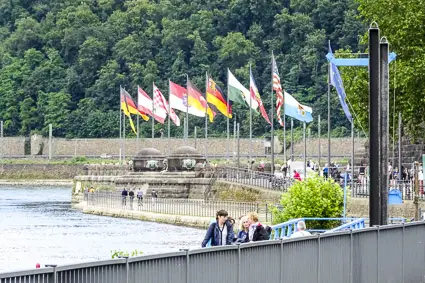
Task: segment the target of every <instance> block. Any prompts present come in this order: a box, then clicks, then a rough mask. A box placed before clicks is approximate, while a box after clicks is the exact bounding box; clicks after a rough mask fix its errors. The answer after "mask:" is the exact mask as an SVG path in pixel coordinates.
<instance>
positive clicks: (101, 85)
mask: <svg viewBox="0 0 425 283" xmlns="http://www.w3.org/2000/svg"><path fill="white" fill-rule="evenodd" d="M363 2H367V1H363ZM378 2H385V1H383V0H382V1H378ZM400 2H401V0H400ZM413 2H415V1H413ZM363 10H364V9H363ZM366 16H368V15H366ZM384 26H385V25H384ZM365 30H366V29H365V26H364V25H363V24H362V23H361V21H360V19H359V17H358V12H357V5H356V4H355V2H354V0H336V1H335V0H317V1H305V0H292V1H290V0H284V1H276V0H271V1H256V0H226V1H223V0H211V1H200V0H192V1H187V0H162V1H153V0H151V1H149V0H133V1H124V0H97V1H92V0H78V1H77V0H54V1H50V0H49V1H48V0H33V1H24V0H8V1H0V117H1V119H2V120H4V122H5V124H4V125H5V134H7V135H28V134H30V133H31V132H34V131H39V132H42V133H46V130H47V126H48V124H49V123H52V124H53V127H54V135H56V136H66V137H116V136H117V135H118V131H119V130H118V128H119V118H118V117H119V87H120V85H121V86H123V87H125V88H126V89H127V90H128V91H129V92H130V93H131V94H132V95H133V97H134V98H136V88H137V85H140V86H141V87H142V88H144V89H145V90H146V91H147V92H148V93H151V92H152V82H155V84H156V85H157V86H158V87H159V88H160V89H161V90H162V91H163V93H164V94H165V96H166V97H167V96H168V79H171V80H173V81H175V82H176V83H179V84H182V85H184V84H185V78H186V74H188V75H189V76H190V77H191V79H192V81H193V82H194V83H195V84H196V85H197V86H198V87H199V88H200V89H201V90H204V84H205V72H206V71H208V72H209V73H210V74H211V75H212V76H213V78H214V79H215V80H216V81H218V82H219V84H220V85H221V86H222V88H223V89H226V88H225V83H226V81H227V78H226V76H227V68H230V69H231V70H232V72H233V73H234V74H235V75H236V76H237V77H238V78H239V79H240V80H241V82H242V83H244V84H245V85H246V86H247V85H248V83H249V65H250V64H251V65H252V68H253V73H254V76H255V78H256V81H257V84H258V87H259V89H260V92H261V94H262V98H263V101H264V104H265V106H266V109H268V110H270V95H271V91H270V89H271V82H270V78H271V71H270V55H271V51H272V50H273V51H274V54H275V55H276V59H277V63H278V66H279V71H280V73H281V79H282V81H283V84H284V88H285V89H286V90H287V91H288V92H290V93H293V94H294V96H295V97H296V98H297V99H298V100H299V101H300V102H301V103H304V104H307V105H311V106H312V107H313V110H314V116H315V117H317V115H318V114H321V116H322V121H324V122H323V126H322V129H323V130H322V132H325V131H326V122H325V119H326V113H327V100H326V97H327V96H326V91H327V62H326V58H325V55H326V53H327V46H328V44H327V42H328V40H330V41H331V43H332V46H333V47H334V49H339V48H344V49H350V50H352V51H354V52H356V51H358V47H359V46H358V45H359V40H358V35H359V34H360V35H361V34H364V32H365ZM400 42H401V41H400ZM394 43H395V42H394ZM412 56H414V55H412ZM416 56H419V55H416ZM412 68H413V67H412ZM406 93H407V90H406ZM332 100H333V101H332V105H333V109H332V113H333V114H332V124H333V127H334V128H335V129H339V130H338V131H340V129H341V127H343V128H344V127H349V125H348V121H347V120H346V119H345V118H344V115H343V113H342V111H341V110H340V107H339V106H338V99H337V96H336V94H335V93H333V95H332ZM234 109H235V112H236V115H237V119H238V121H240V122H241V123H242V127H241V129H242V135H246V134H247V133H248V117H249V112H248V108H247V107H246V106H243V105H235V107H234ZM422 111H423V110H422ZM180 115H181V117H183V116H184V115H182V114H181V113H180ZM316 121H317V120H316ZM316 121H315V122H313V123H312V125H311V127H312V128H313V131H314V129H317V122H316ZM315 123H316V124H315ZM225 125H226V120H225V118H224V117H223V116H222V115H218V116H217V118H216V121H215V122H214V124H213V125H212V126H210V133H211V134H217V135H219V134H223V132H225V127H226V126H225ZM265 125H266V122H265V121H264V119H263V118H262V117H261V115H256V116H254V134H255V135H263V134H264V133H266V132H267V131H268V130H269V127H268V126H265ZM276 125H277V123H276ZM194 126H199V127H202V126H203V119H201V118H196V117H193V116H192V117H191V122H190V127H191V128H193V127H194ZM150 127H151V125H150V123H147V122H143V121H142V122H141V135H142V136H150V133H149V131H150ZM156 127H157V128H156V129H157V132H159V129H160V128H161V127H164V126H162V125H159V124H157V125H156ZM165 128H166V127H164V129H165ZM165 132H166V131H165ZM181 132H182V127H180V128H176V127H174V126H172V135H181ZM340 132H341V131H340ZM342 132H343V131H342Z"/></svg>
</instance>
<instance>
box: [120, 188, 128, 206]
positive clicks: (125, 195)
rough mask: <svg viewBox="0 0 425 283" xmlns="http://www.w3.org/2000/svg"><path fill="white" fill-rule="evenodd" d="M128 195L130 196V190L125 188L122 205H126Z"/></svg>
mask: <svg viewBox="0 0 425 283" xmlns="http://www.w3.org/2000/svg"><path fill="white" fill-rule="evenodd" d="M127 196H128V192H127V190H126V189H125V188H124V189H123V190H122V192H121V198H122V206H126V205H127Z"/></svg>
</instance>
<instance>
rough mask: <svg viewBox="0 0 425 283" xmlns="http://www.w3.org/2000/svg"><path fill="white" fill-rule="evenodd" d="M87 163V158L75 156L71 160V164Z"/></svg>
mask: <svg viewBox="0 0 425 283" xmlns="http://www.w3.org/2000/svg"><path fill="white" fill-rule="evenodd" d="M85 162H87V157H85V156H77V157H74V158H72V159H71V163H72V164H75V163H85Z"/></svg>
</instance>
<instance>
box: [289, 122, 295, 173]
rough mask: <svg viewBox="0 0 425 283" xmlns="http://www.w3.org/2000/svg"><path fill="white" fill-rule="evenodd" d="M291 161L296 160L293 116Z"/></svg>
mask: <svg viewBox="0 0 425 283" xmlns="http://www.w3.org/2000/svg"><path fill="white" fill-rule="evenodd" d="M291 161H294V119H292V118H291ZM289 173H291V172H289Z"/></svg>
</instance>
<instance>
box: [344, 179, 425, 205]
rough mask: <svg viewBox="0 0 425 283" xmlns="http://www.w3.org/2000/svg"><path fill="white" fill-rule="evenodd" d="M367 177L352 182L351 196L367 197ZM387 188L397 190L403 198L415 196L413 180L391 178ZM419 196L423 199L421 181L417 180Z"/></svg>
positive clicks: (424, 197) (424, 193) (408, 198)
mask: <svg viewBox="0 0 425 283" xmlns="http://www.w3.org/2000/svg"><path fill="white" fill-rule="evenodd" d="M369 185H370V183H369V179H368V178H366V177H364V178H363V179H362V178H360V179H359V180H356V181H355V182H354V185H353V188H351V196H352V197H355V198H367V197H369ZM347 186H351V182H349V183H347ZM388 190H389V191H390V190H399V191H400V193H401V196H402V199H403V200H413V199H414V197H415V187H414V181H412V180H411V181H399V180H391V181H390V182H389V183H388ZM419 198H420V199H425V192H424V186H423V182H419Z"/></svg>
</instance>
